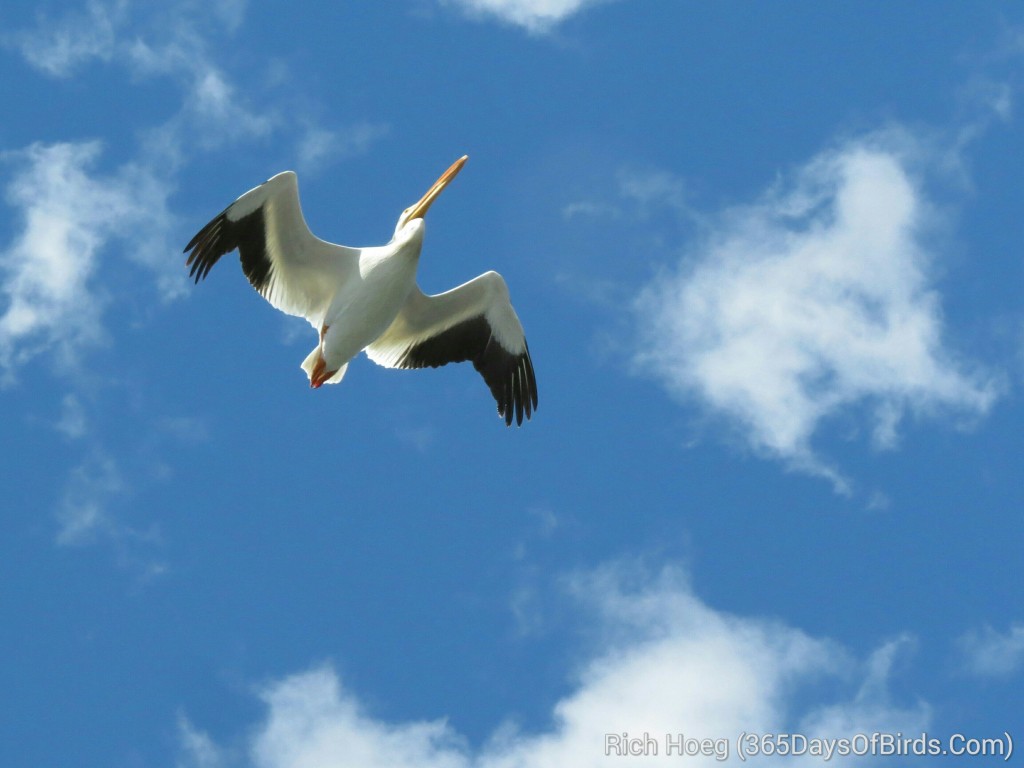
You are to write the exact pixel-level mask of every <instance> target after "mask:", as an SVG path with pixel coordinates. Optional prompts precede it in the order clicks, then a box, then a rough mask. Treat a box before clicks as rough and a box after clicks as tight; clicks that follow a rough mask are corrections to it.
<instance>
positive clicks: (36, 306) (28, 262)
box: [0, 142, 173, 380]
mask: <svg viewBox="0 0 1024 768" xmlns="http://www.w3.org/2000/svg"><path fill="white" fill-rule="evenodd" d="M99 153H100V145H99V144H98V143H97V142H83V143H77V144H74V143H62V144H51V145H43V144H33V145H32V146H30V147H28V148H27V149H25V150H22V151H19V152H12V153H8V154H7V155H6V156H5V159H6V160H7V161H8V162H9V163H11V164H13V165H15V166H16V167H17V171H16V173H15V175H14V177H13V179H12V180H11V181H10V183H9V184H8V185H7V188H6V199H7V202H8V203H9V204H10V205H11V206H12V207H13V208H15V209H16V210H18V211H19V212H20V215H21V228H20V231H19V232H18V233H17V234H16V235H15V238H14V240H13V242H12V243H11V244H10V245H9V246H8V247H6V248H5V249H4V250H2V251H0V297H2V298H0V302H2V303H0V372H2V373H3V374H4V376H5V377H6V378H7V379H8V380H10V379H11V377H12V376H13V374H14V372H15V370H16V369H17V368H18V367H20V366H21V365H22V364H24V363H25V362H26V361H28V360H29V359H31V358H33V357H35V356H36V355H38V354H40V353H42V352H51V353H54V354H56V356H57V360H56V361H57V363H58V364H59V365H62V366H69V365H73V364H74V362H75V360H76V358H77V352H78V351H79V349H80V348H81V347H83V346H84V345H88V344H94V343H96V342H98V341H99V340H100V339H102V338H103V336H104V331H103V327H102V323H101V317H102V314H103V308H104V305H105V304H106V301H107V299H106V296H105V295H104V293H103V292H102V291H101V290H100V289H99V288H97V287H96V285H95V280H94V277H95V273H96V271H97V268H98V264H99V259H100V254H101V253H102V252H103V250H104V249H105V248H106V247H107V246H108V244H109V243H110V241H111V240H112V239H115V238H122V239H126V240H131V241H137V240H138V236H139V233H140V232H145V233H146V243H147V247H146V248H145V249H135V248H133V249H130V250H129V251H128V255H129V258H131V259H133V260H136V261H144V262H146V263H148V264H150V265H151V266H152V267H154V268H155V269H157V270H161V269H163V267H162V266H161V262H162V261H163V260H164V258H165V257H166V255H167V254H166V252H161V249H160V248H159V244H160V242H161V238H162V237H164V235H165V233H166V230H167V228H168V227H169V223H170V215H169V214H168V212H167V208H166V197H167V194H168V192H169V190H168V189H167V188H166V187H165V186H163V185H162V184H161V183H160V182H159V181H158V180H157V179H155V178H153V177H152V176H150V175H149V174H148V173H147V172H146V171H145V170H144V169H142V168H139V167H136V166H133V165H127V166H124V167H122V168H121V169H119V170H118V171H117V172H116V173H115V174H113V175H110V176H100V175H96V174H94V173H92V167H93V166H94V165H95V163H96V160H97V158H98V156H99ZM164 287H165V289H166V290H167V291H171V290H173V283H172V281H167V282H166V284H165V286H164Z"/></svg>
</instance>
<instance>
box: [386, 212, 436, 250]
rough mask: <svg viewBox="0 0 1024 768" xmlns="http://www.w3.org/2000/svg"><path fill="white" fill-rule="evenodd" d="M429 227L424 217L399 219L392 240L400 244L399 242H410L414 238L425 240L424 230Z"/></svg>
mask: <svg viewBox="0 0 1024 768" xmlns="http://www.w3.org/2000/svg"><path fill="white" fill-rule="evenodd" d="M426 228H427V222H425V221H424V220H423V219H422V218H418V219H410V220H409V221H402V220H401V219H399V220H398V226H397V227H395V234H394V236H393V237H392V238H391V242H392V243H395V244H396V245H398V244H399V243H406V242H410V241H412V240H413V239H418V240H419V241H420V242H422V241H423V232H424V230H425V229H426Z"/></svg>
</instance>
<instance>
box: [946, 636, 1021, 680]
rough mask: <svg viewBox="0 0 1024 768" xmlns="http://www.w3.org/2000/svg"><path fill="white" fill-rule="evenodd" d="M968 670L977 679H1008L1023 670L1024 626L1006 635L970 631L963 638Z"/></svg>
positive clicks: (961, 646) (965, 662)
mask: <svg viewBox="0 0 1024 768" xmlns="http://www.w3.org/2000/svg"><path fill="white" fill-rule="evenodd" d="M959 645H960V650H961V652H962V653H963V656H964V664H965V667H966V668H967V671H968V672H970V673H971V674H973V675H977V676H978V677H1006V676H1008V675H1012V674H1014V673H1015V672H1017V671H1019V670H1020V669H1021V668H1022V667H1024V624H1014V625H1013V626H1011V627H1010V628H1009V630H1008V631H1007V632H1006V633H1005V634H1003V633H1000V632H997V631H996V630H994V629H993V628H992V627H985V628H984V629H982V630H980V631H979V630H974V631H971V632H968V633H967V634H966V635H964V636H963V637H962V638H960V643H959Z"/></svg>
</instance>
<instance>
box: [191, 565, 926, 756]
mask: <svg viewBox="0 0 1024 768" xmlns="http://www.w3.org/2000/svg"><path fill="white" fill-rule="evenodd" d="M627 584H632V586H627ZM570 591H571V593H572V594H573V595H575V597H576V599H577V600H579V601H580V602H582V603H583V604H586V605H589V606H590V607H591V608H592V609H593V611H594V615H596V617H597V618H596V626H595V627H594V628H595V629H596V630H597V637H598V638H599V645H598V647H597V648H596V649H595V652H594V655H593V657H592V658H591V659H590V660H589V661H588V662H587V663H585V664H584V665H583V666H582V667H581V671H580V673H579V675H578V677H577V679H576V681H575V683H574V690H573V691H572V692H571V693H569V694H568V695H567V696H565V697H564V698H563V699H562V700H561V701H559V702H558V703H557V704H556V705H555V706H554V709H553V712H552V716H551V724H550V726H549V727H548V728H547V729H545V730H544V731H543V732H541V733H524V732H522V731H521V730H520V729H518V728H516V727H515V726H513V725H511V724H508V723H506V724H503V725H500V726H499V727H498V728H497V729H496V730H495V732H494V734H493V735H492V737H491V738H490V739H489V740H488V741H487V743H485V744H484V745H483V746H482V747H480V748H477V749H475V748H472V747H470V746H469V744H468V743H467V741H466V740H465V739H464V738H462V737H461V736H460V734H458V733H457V732H456V731H455V730H454V729H453V728H452V727H451V726H450V725H449V724H448V723H447V722H446V721H445V720H444V719H436V720H430V721H415V722H406V723H387V722H384V721H382V720H380V719H378V718H375V717H374V716H373V715H372V713H370V712H368V711H367V710H366V708H365V707H364V706H363V705H362V704H361V703H360V701H359V699H358V697H357V696H356V695H355V694H354V693H353V692H352V691H349V690H347V689H346V688H344V686H343V685H342V683H341V681H340V680H339V678H338V676H337V674H336V673H335V671H334V670H333V669H332V668H331V667H329V666H323V667H319V668H316V669H314V670H312V671H309V672H304V673H301V674H296V675H292V676H290V677H287V678H285V679H283V680H281V681H278V682H276V683H273V684H271V685H269V686H267V687H266V688H265V690H264V691H263V694H262V698H263V701H264V703H265V704H266V707H267V715H266V719H265V720H264V721H263V722H262V723H260V724H259V725H258V727H256V728H255V729H254V730H253V731H252V732H251V733H252V736H251V740H250V741H249V743H248V745H247V748H246V751H247V759H245V760H243V761H242V763H243V764H246V765H253V766H259V768H307V767H308V768H312V767H313V766H317V768H344V767H347V766H352V768H374V766H382V767H383V766H389V767H390V766H395V765H401V766H405V767H406V768H426V767H428V766H429V767H430V768H470V766H473V767H475V768H564V766H572V768H587V767H588V766H594V768H598V767H599V766H600V767H601V768H603V767H604V766H607V765H608V764H609V762H608V761H609V760H610V759H611V760H615V759H616V758H615V757H613V756H609V755H606V754H605V735H606V734H619V733H622V732H624V731H625V732H628V733H630V734H631V735H642V734H643V733H645V732H646V733H648V734H651V735H652V736H654V738H655V739H656V740H657V741H658V742H659V747H660V749H659V753H658V755H657V756H653V755H650V756H649V757H647V758H643V757H631V758H630V759H629V764H630V765H662V764H664V762H665V760H666V759H671V758H669V757H668V756H667V755H666V754H665V752H664V744H665V742H664V738H665V735H666V734H679V733H685V734H687V735H688V736H691V737H697V738H711V739H726V740H728V749H729V754H730V755H731V756H732V757H735V752H734V748H735V739H736V737H737V736H738V735H739V734H740V733H741V732H744V731H747V732H765V733H767V732H776V733H778V732H790V733H792V732H798V729H799V728H800V727H801V726H806V727H810V728H813V729H815V730H814V731H812V732H809V733H807V735H808V736H809V737H810V736H812V735H819V736H831V737H837V736H845V737H851V736H853V735H854V733H856V731H848V730H846V729H860V728H869V729H876V730H879V731H882V732H896V731H902V732H904V733H913V732H919V731H920V730H921V729H923V728H925V727H926V726H927V724H928V720H929V711H928V707H927V706H926V705H924V704H920V703H919V704H915V705H912V706H907V707H899V706H894V705H893V704H892V703H891V702H890V700H889V695H888V692H887V688H888V685H887V684H888V679H889V677H890V674H891V669H890V667H891V661H892V657H893V656H894V655H895V654H896V653H897V651H899V649H900V648H902V647H903V646H905V645H906V643H904V642H903V641H895V642H893V643H889V644H886V645H885V646H883V648H881V649H880V650H879V651H877V652H876V653H875V654H873V655H872V657H871V658H870V659H868V661H867V662H866V663H865V664H860V663H858V662H857V661H856V660H854V659H852V658H851V657H850V655H849V654H848V653H847V652H846V651H844V650H843V649H842V648H840V647H838V646H837V645H835V644H834V643H831V642H829V641H826V640H820V639H816V638H813V637H810V636H808V635H806V634H804V633H803V632H800V631H799V630H796V629H793V628H791V627H787V626H785V625H783V624H780V623H777V622H773V621H767V620H762V619H752V618H741V617H737V616H731V615H728V614H725V613H721V612H718V611H715V610H713V609H711V608H710V607H708V606H707V605H705V604H704V603H702V602H701V601H700V600H699V599H698V598H697V597H696V596H695V595H694V594H693V593H692V591H691V590H690V587H689V585H688V584H687V582H686V580H685V579H684V578H683V577H682V576H681V575H680V573H679V572H678V571H675V570H673V569H666V570H665V571H664V572H663V573H662V574H661V575H660V576H659V577H657V578H655V579H646V578H644V577H642V576H640V577H638V575H637V574H636V573H634V572H631V571H630V570H628V569H625V568H613V569H607V570H604V571H601V572H598V573H596V574H589V575H585V576H581V577H578V578H575V579H573V580H571V581H570ZM822 682H827V683H828V685H827V686H823V685H820V683H822ZM837 687H838V688H844V687H851V692H850V693H847V694H838V696H837V694H834V693H833V694H826V693H823V691H824V690H825V689H826V688H827V689H829V690H835V689H836V688H837ZM836 729H839V730H836ZM194 741H195V739H194V738H193V739H190V740H183V742H182V749H183V751H184V752H185V753H186V754H187V753H189V752H190V751H195V748H194V746H192V743H191V742H194ZM210 743H211V742H210V741H209V740H208V739H207V740H204V741H202V742H201V746H202V750H203V751H206V750H208V746H209V744H210ZM718 747H719V748H722V747H723V745H722V744H721V743H719V744H718ZM196 762H198V761H196ZM720 762H721V761H720V760H718V759H717V758H716V757H715V756H707V757H703V758H701V757H688V758H687V764H692V765H715V764H720ZM754 762H757V761H754ZM186 764H187V763H186ZM766 764H767V763H766ZM770 764H772V765H778V764H779V760H778V759H777V758H773V759H772V760H771V761H770Z"/></svg>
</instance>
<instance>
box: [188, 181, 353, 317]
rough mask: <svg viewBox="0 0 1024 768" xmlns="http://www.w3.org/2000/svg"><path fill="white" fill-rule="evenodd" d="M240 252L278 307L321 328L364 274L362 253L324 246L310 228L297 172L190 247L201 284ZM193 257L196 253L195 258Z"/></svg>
mask: <svg viewBox="0 0 1024 768" xmlns="http://www.w3.org/2000/svg"><path fill="white" fill-rule="evenodd" d="M236 248H237V249H238V253H239V257H240V258H241V261H242V271H243V272H245V276H246V277H247V278H248V279H249V282H250V283H251V284H252V287H253V288H255V289H256V290H257V291H259V292H260V295H262V296H263V298H265V299H266V300H267V301H269V302H270V303H271V304H272V305H273V306H274V307H276V308H277V309H279V310H281V311H282V312H286V313H288V314H289V315H296V316H298V317H305V318H306V319H307V320H309V321H310V322H311V323H312V324H313V325H314V326H319V324H320V323H321V322H322V321H323V315H324V313H325V312H326V311H327V307H328V305H329V304H330V302H331V299H332V298H333V296H334V294H335V292H336V291H337V287H338V285H339V284H340V283H341V282H342V281H344V279H345V278H346V276H347V275H349V274H350V273H351V272H352V270H357V269H358V260H359V251H358V249H356V248H345V247H344V246H340V245H333V244H332V243H327V242H324V241H323V240H320V239H319V238H317V237H315V236H314V235H313V233H312V232H310V231H309V228H308V227H307V226H306V220H305V219H304V218H303V217H302V209H301V208H300V207H299V187H298V183H297V180H296V177H295V174H294V173H293V172H292V171H285V172H284V173H279V174H277V175H276V176H274V177H273V178H271V179H268V180H267V181H266V182H264V183H263V184H260V185H259V186H258V187H256V188H255V189H250V190H249V191H248V192H246V193H245V194H244V195H242V196H241V197H240V198H238V199H237V200H235V202H233V203H232V204H231V205H229V206H228V207H227V208H225V209H224V211H223V212H222V213H221V214H220V215H219V216H217V217H216V218H215V219H213V221H211V222H210V223H209V224H207V225H206V226H205V227H203V228H202V229H201V230H199V232H198V233H197V234H196V236H195V237H193V238H192V239H191V240H190V241H189V244H188V245H186V246H185V252H186V253H188V254H189V255H188V260H187V261H186V262H185V263H186V266H190V267H191V268H192V269H191V272H190V273H189V274H190V275H191V276H194V277H195V280H196V282H197V283H198V282H199V281H200V280H202V279H203V278H205V277H206V275H207V274H208V273H209V271H210V270H211V269H212V268H213V265H214V264H216V263H217V261H218V260H219V259H220V257H221V256H223V255H224V254H225V253H228V252H230V251H233V250H235V249H236ZM189 252H190V253H189Z"/></svg>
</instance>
